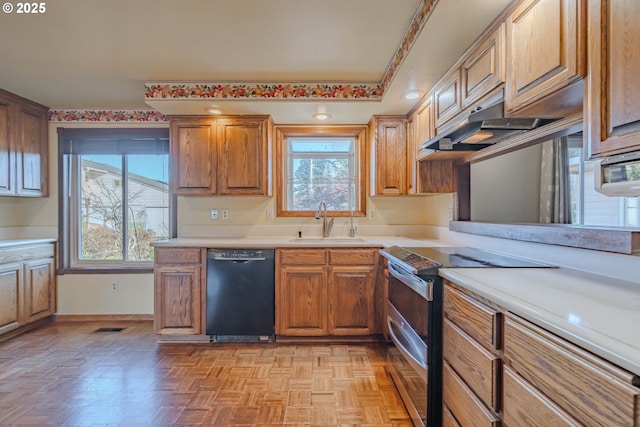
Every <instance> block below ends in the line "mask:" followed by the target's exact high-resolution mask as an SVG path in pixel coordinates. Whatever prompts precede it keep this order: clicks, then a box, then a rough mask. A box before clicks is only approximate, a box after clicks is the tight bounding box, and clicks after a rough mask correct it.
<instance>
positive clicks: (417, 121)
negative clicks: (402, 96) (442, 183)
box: [407, 96, 435, 194]
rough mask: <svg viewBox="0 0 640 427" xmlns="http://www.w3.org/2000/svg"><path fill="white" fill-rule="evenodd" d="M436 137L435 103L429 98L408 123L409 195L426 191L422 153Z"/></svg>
mask: <svg viewBox="0 0 640 427" xmlns="http://www.w3.org/2000/svg"><path fill="white" fill-rule="evenodd" d="M434 136H435V127H434V120H433V101H432V96H429V97H428V98H427V99H426V100H425V101H424V102H423V103H422V104H421V105H420V106H419V107H418V108H417V109H416V110H415V112H413V113H412V114H411V116H410V117H409V119H408V121H407V177H408V184H407V185H408V193H409V194H420V193H424V192H425V191H424V190H422V188H421V183H422V182H424V179H425V178H426V177H424V176H423V175H422V173H423V170H422V169H421V167H420V166H421V163H422V162H420V159H421V158H422V157H424V155H425V154H424V153H422V152H421V148H422V144H424V143H425V142H427V141H428V140H430V139H431V138H433V137H434Z"/></svg>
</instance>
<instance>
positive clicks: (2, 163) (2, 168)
mask: <svg viewBox="0 0 640 427" xmlns="http://www.w3.org/2000/svg"><path fill="white" fill-rule="evenodd" d="M14 155H15V154H14V150H13V149H12V147H11V135H10V134H9V104H8V103H3V102H2V99H0V194H2V195H13V194H15V182H14V181H15V171H14V168H15V160H14Z"/></svg>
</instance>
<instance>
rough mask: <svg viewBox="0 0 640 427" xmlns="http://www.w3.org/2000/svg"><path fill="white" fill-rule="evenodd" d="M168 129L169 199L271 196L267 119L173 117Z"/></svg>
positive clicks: (269, 135)
mask: <svg viewBox="0 0 640 427" xmlns="http://www.w3.org/2000/svg"><path fill="white" fill-rule="evenodd" d="M170 126H171V144H170V146H171V173H172V176H173V177H175V179H172V183H173V185H172V191H173V192H174V193H175V194H180V195H192V196H210V195H216V194H221V195H270V194H271V179H270V174H271V167H270V165H271V151H270V150H271V138H270V137H271V121H270V119H269V118H268V117H267V116H227V117H217V118H198V117H193V116H192V117H175V118H173V119H172V120H171V125H170Z"/></svg>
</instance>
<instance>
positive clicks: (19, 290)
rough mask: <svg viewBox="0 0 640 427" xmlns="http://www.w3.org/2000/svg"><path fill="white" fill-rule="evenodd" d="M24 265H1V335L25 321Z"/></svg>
mask: <svg viewBox="0 0 640 427" xmlns="http://www.w3.org/2000/svg"><path fill="white" fill-rule="evenodd" d="M22 277H23V275H22V265H21V264H7V265H2V266H0V335H1V334H3V333H5V332H8V331H10V330H12V329H16V328H17V327H19V326H21V325H22V323H23V316H22V310H23V305H24V304H23V300H24V293H23V292H24V286H23V283H22Z"/></svg>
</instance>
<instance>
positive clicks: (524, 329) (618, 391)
mask: <svg viewBox="0 0 640 427" xmlns="http://www.w3.org/2000/svg"><path fill="white" fill-rule="evenodd" d="M504 325H505V326H504V341H505V345H504V356H505V359H506V360H507V362H508V364H509V366H510V367H511V368H512V369H513V370H514V371H516V372H517V373H518V374H519V375H520V376H521V377H522V378H524V379H526V380H527V381H528V382H529V383H530V384H531V385H532V386H533V387H535V388H536V389H538V390H539V391H540V392H541V393H542V394H544V395H545V396H547V397H548V398H549V399H550V400H552V401H554V402H555V403H556V404H557V405H558V406H560V407H561V408H562V409H564V410H565V411H566V412H567V413H569V414H570V415H571V416H572V417H574V418H575V419H576V420H577V421H578V422H580V423H583V424H585V425H596V424H597V425H619V426H623V425H625V426H631V425H637V423H638V421H640V420H639V419H638V411H637V408H638V407H640V397H639V396H640V389H638V388H637V387H633V386H632V385H631V382H632V376H631V375H630V374H628V373H626V372H624V371H622V370H620V369H618V368H616V367H614V366H613V365H611V364H609V363H607V362H605V361H603V360H601V359H599V358H597V357H595V356H593V355H591V354H590V353H588V352H586V351H584V350H581V349H580V348H578V347H576V346H574V345H573V344H570V343H568V342H566V341H564V340H562V339H560V338H558V337H556V336H554V335H552V334H550V333H548V332H546V331H543V330H542V329H540V328H538V327H536V326H534V325H532V324H530V323H529V322H526V321H524V320H521V319H518V318H516V317H512V316H508V317H505V322H504ZM578 390H579V391H580V393H577V392H576V391H578Z"/></svg>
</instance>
